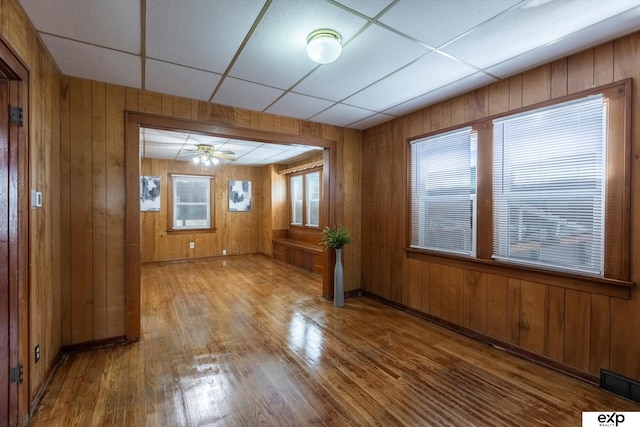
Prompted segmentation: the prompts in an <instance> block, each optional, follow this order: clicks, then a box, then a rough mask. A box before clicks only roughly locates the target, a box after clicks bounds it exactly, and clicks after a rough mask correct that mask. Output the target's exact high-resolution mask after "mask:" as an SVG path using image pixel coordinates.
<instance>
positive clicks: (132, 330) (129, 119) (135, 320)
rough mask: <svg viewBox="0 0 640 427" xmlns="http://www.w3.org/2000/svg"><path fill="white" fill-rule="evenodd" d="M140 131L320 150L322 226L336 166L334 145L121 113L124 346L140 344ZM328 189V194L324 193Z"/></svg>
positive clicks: (325, 291)
mask: <svg viewBox="0 0 640 427" xmlns="http://www.w3.org/2000/svg"><path fill="white" fill-rule="evenodd" d="M140 127H149V128H154V129H165V130H178V131H188V132H197V133H202V134H206V135H213V136H219V137H224V138H234V139H248V140H252V141H260V142H266V143H272V144H285V145H289V144H301V145H313V146H317V147H322V148H323V149H324V151H323V171H324V173H323V174H322V189H323V190H322V196H321V197H322V201H321V203H322V207H321V218H320V221H321V224H328V223H330V221H331V222H334V220H335V217H336V213H335V204H334V203H333V195H334V194H335V191H336V179H337V171H336V170H337V168H335V167H331V165H335V164H336V161H337V153H336V151H337V142H336V141H335V140H332V139H324V138H317V137H311V136H307V135H297V134H288V133H280V132H270V131H264V130H256V129H248V128H239V127H230V126H223V125H219V124H217V123H214V122H207V121H197V120H188V119H180V118H174V117H168V116H161V115H155V114H146V113H138V112H133V111H125V177H126V191H125V192H126V207H125V246H126V249H125V256H126V267H125V268H126V273H125V287H126V306H127V308H126V311H127V315H126V338H127V340H128V341H132V340H139V339H140V206H139V197H140V188H139V185H140V143H139V136H140V133H139V132H140ZM325 189H328V191H325ZM329 252H330V251H325V252H324V255H323V256H324V262H323V265H324V273H323V275H322V277H323V280H322V296H324V297H329V296H330V295H332V294H333V274H332V272H333V267H332V264H331V259H330V255H329Z"/></svg>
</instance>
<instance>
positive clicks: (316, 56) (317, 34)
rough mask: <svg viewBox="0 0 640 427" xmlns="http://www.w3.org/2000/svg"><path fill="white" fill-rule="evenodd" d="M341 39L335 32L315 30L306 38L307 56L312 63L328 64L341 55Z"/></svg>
mask: <svg viewBox="0 0 640 427" xmlns="http://www.w3.org/2000/svg"><path fill="white" fill-rule="evenodd" d="M341 43H342V37H341V36H340V34H339V33H338V32H337V31H334V30H329V29H321V30H315V31H313V32H312V33H311V34H309V36H308V37H307V55H309V58H311V60H312V61H313V62H317V63H318V64H329V63H331V62H333V61H335V60H336V59H338V57H339V56H340V53H342V44H341Z"/></svg>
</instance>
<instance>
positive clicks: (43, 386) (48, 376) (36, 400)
mask: <svg viewBox="0 0 640 427" xmlns="http://www.w3.org/2000/svg"><path fill="white" fill-rule="evenodd" d="M64 359H65V356H64V355H63V354H62V351H60V352H58V354H57V355H56V356H55V357H54V358H53V360H52V361H51V365H49V368H48V369H47V372H46V373H45V375H44V380H43V381H42V382H41V383H40V386H39V387H38V389H37V390H36V392H35V394H34V396H33V398H32V399H31V402H30V404H29V408H30V409H29V417H31V416H32V415H33V413H34V412H35V410H36V409H37V408H38V405H40V401H41V400H42V396H43V395H44V392H45V391H46V390H47V388H48V387H49V384H50V383H51V380H52V379H53V376H54V375H55V373H56V371H57V370H58V367H59V366H60V364H61V363H62V361H63V360H64Z"/></svg>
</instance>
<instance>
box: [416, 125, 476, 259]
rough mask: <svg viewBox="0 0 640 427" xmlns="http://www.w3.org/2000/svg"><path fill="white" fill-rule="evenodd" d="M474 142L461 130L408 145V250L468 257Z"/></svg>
mask: <svg viewBox="0 0 640 427" xmlns="http://www.w3.org/2000/svg"><path fill="white" fill-rule="evenodd" d="M476 141H477V140H476V134H475V132H472V129H471V127H467V128H464V129H459V130H456V131H453V132H448V133H444V134H439V135H435V136H430V137H427V138H423V139H420V140H416V141H413V142H412V143H411V247H414V248H422V249H431V250H438V251H445V252H452V253H458V254H465V255H471V254H473V253H474V251H475V231H474V228H475V226H474V224H475V215H476V208H475V193H476V191H475V190H476V182H475V181H476V180H475V177H476V144H477V142H476Z"/></svg>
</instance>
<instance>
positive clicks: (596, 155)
mask: <svg viewBox="0 0 640 427" xmlns="http://www.w3.org/2000/svg"><path fill="white" fill-rule="evenodd" d="M630 84H631V83H630V81H625V82H619V83H614V84H611V85H607V86H603V87H601V88H598V89H594V90H590V91H588V92H587V91H585V93H584V95H582V96H581V97H580V96H573V97H571V98H569V97H567V99H566V100H564V101H562V102H556V103H554V104H551V103H546V104H545V105H544V106H542V107H540V108H531V107H530V108H527V109H523V110H521V111H517V112H513V113H510V114H508V113H507V114H501V115H499V116H495V117H493V118H486V119H483V120H478V121H477V122H473V123H469V124H468V126H467V127H461V128H458V129H450V130H447V131H445V132H443V133H439V134H433V135H429V136H427V137H424V138H420V139H417V140H414V141H411V142H410V150H411V151H410V171H411V176H410V183H411V188H410V195H411V202H410V214H411V217H410V227H411V236H410V247H411V248H415V249H425V250H430V251H437V252H441V253H448V254H458V255H465V256H467V257H469V258H475V257H477V258H478V259H480V260H483V261H484V262H489V261H492V260H495V261H499V262H501V263H509V264H511V265H512V267H514V268H516V265H517V264H519V265H525V266H527V267H528V268H534V269H536V270H538V271H556V272H560V273H564V274H566V273H570V274H580V275H583V276H585V275H588V276H595V277H598V276H600V277H603V278H605V279H614V280H622V281H627V280H628V279H629V273H630V272H629V261H630V241H629V230H630V216H629V209H630V205H629V203H630V192H631V184H630V182H631V181H630V165H631V163H630V158H631V151H630V127H629V111H630V110H629V109H630V103H631V97H630V90H631V89H630ZM476 153H477V154H476ZM476 177H477V179H476ZM476 183H477V184H476ZM476 195H477V203H476Z"/></svg>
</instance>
